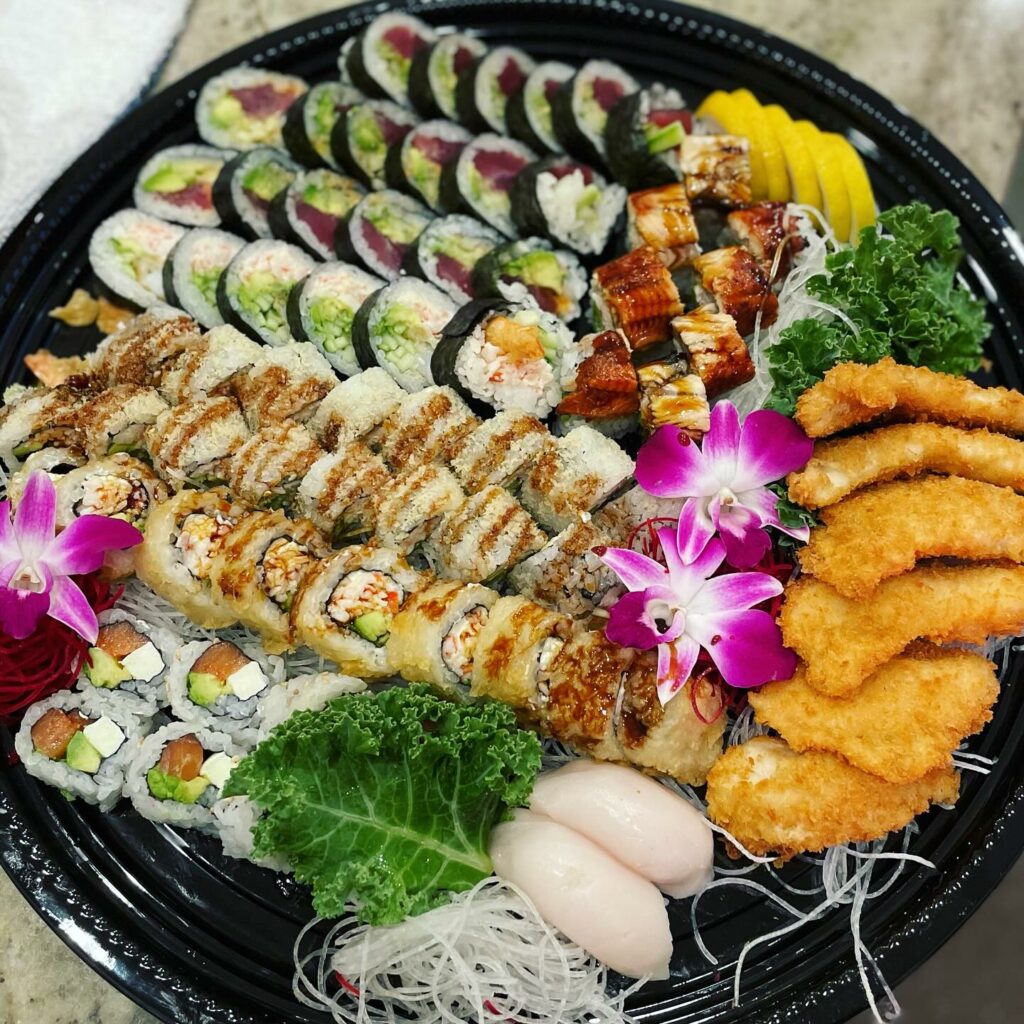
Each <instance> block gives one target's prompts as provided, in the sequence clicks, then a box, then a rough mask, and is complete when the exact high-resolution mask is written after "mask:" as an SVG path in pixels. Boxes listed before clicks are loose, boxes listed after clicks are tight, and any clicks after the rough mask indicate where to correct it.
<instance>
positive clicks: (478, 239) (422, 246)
mask: <svg viewBox="0 0 1024 1024" xmlns="http://www.w3.org/2000/svg"><path fill="white" fill-rule="evenodd" d="M501 243H502V237H501V235H499V234H498V232H497V231H495V230H494V228H492V227H488V226H487V225H486V224H481V223H480V221H478V220H475V219H474V218H473V217H466V216H463V215H462V214H452V215H451V216H449V217H439V218H437V220H433V221H431V222H430V223H429V224H428V225H427V226H426V228H424V230H423V233H422V234H421V235H420V236H419V238H417V239H416V241H415V242H414V243H413V244H412V246H411V247H410V248H409V251H408V252H407V253H406V257H405V262H404V264H403V268H402V269H403V270H405V271H406V272H407V273H410V274H414V275H416V276H417V277H422V278H425V279H426V280H427V281H429V282H430V283H431V284H432V285H434V287H435V288H440V289H441V291H443V292H444V293H445V294H446V295H447V296H448V297H449V298H450V299H452V300H453V301H454V302H457V303H460V304H462V303H464V302H469V301H470V300H471V299H473V298H474V297H475V296H474V289H473V270H474V268H475V267H476V265H477V264H478V263H479V262H480V261H481V260H482V259H483V258H484V257H485V256H486V255H487V254H488V253H490V252H492V251H493V250H494V249H495V248H496V247H497V246H498V245H500V244H501Z"/></svg>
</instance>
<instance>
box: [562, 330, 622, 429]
mask: <svg viewBox="0 0 1024 1024" xmlns="http://www.w3.org/2000/svg"><path fill="white" fill-rule="evenodd" d="M561 384H562V400H561V401H560V402H559V403H558V408H557V412H558V420H557V422H556V429H557V432H558V433H560V434H565V433H568V432H569V430H571V429H572V428H573V427H575V426H578V425H579V424H580V423H582V422H586V423H588V424H589V425H590V426H592V427H593V428H594V429H595V430H599V431H600V432H601V433H602V434H605V435H607V436H608V437H623V436H625V435H626V434H628V433H629V432H630V431H631V430H634V429H635V428H636V426H637V413H638V412H639V411H640V390H639V385H638V383H637V376H636V368H635V367H634V366H633V361H632V351H631V349H630V347H629V342H628V341H627V340H626V337H625V335H624V334H623V333H622V332H621V331H601V332H600V333H598V334H587V335H584V336H583V337H582V338H580V339H579V341H577V342H576V344H575V345H574V346H573V348H572V350H571V352H570V354H569V358H568V359H567V360H566V361H565V362H564V363H563V365H562V377H561Z"/></svg>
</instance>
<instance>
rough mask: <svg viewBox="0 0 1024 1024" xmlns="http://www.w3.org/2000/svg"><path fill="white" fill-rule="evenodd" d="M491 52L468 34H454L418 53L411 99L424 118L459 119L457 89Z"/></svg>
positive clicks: (411, 70)
mask: <svg viewBox="0 0 1024 1024" xmlns="http://www.w3.org/2000/svg"><path fill="white" fill-rule="evenodd" d="M486 52H487V47H486V46H485V45H484V43H483V42H482V41H481V40H480V39H477V38H476V36H471V35H469V34H468V33H466V32H451V33H449V34H448V35H443V36H441V37H440V38H439V39H438V40H437V41H436V42H434V43H431V44H430V46H424V47H423V48H422V49H420V50H418V51H417V53H416V55H415V56H414V57H413V59H412V65H411V66H410V68H409V99H410V101H411V102H412V105H413V107H415V108H416V110H417V112H418V113H419V114H420V115H421V116H422V117H444V118H447V119H448V120H449V121H454V120H456V119H457V117H458V111H457V109H456V105H455V89H456V87H457V86H458V83H459V75H460V74H462V72H463V71H464V70H465V69H466V68H467V67H468V66H469V65H470V64H471V63H472V62H473V61H474V60H476V59H477V58H479V57H482V56H483V55H484V54H485V53H486Z"/></svg>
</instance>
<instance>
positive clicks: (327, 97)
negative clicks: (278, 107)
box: [281, 82, 366, 170]
mask: <svg viewBox="0 0 1024 1024" xmlns="http://www.w3.org/2000/svg"><path fill="white" fill-rule="evenodd" d="M364 99H366V97H365V96H364V95H363V94H362V93H361V92H360V91H359V90H358V89H354V88H353V87H352V86H349V85H345V84H344V83H343V82H318V83H317V84H316V85H314V86H311V87H310V89H309V92H307V93H305V94H304V95H303V96H301V97H300V98H299V99H298V100H296V101H295V102H294V103H293V104H292V105H291V106H290V107H289V108H288V112H287V113H286V114H285V119H284V127H283V128H282V130H281V134H282V137H283V139H284V144H285V147H286V148H287V149H288V152H289V153H290V154H291V155H292V156H293V157H294V158H295V159H296V160H297V161H298V162H299V163H300V164H305V165H306V166H307V167H322V166H327V167H333V168H335V170H337V163H336V162H335V159H334V154H333V153H332V152H331V133H332V132H333V131H334V126H335V125H336V124H337V123H338V119H339V118H340V117H341V115H342V114H344V113H345V111H346V110H348V108H349V107H351V106H354V105H355V104H356V103H361V102H362V101H363V100H364Z"/></svg>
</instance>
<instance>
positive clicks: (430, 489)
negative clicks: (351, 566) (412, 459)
mask: <svg viewBox="0 0 1024 1024" xmlns="http://www.w3.org/2000/svg"><path fill="white" fill-rule="evenodd" d="M465 497H466V496H465V494H464V493H463V491H462V488H461V487H459V482H458V480H456V479H455V477H454V475H453V474H452V472H451V470H448V469H445V468H444V467H443V466H438V465H436V464H434V463H428V464H427V465H425V466H420V467H418V468H417V469H414V470H413V471H412V472H411V473H404V474H403V475H402V476H400V477H398V478H397V479H396V480H395V482H394V483H393V484H392V485H391V486H390V487H389V488H388V490H387V491H386V492H385V493H384V494H383V495H382V497H381V499H380V502H379V503H378V505H377V540H378V542H379V543H380V544H383V545H384V546H385V547H391V548H396V549H397V550H399V551H401V552H403V553H405V554H408V553H409V552H410V551H412V550H413V548H415V547H416V546H417V545H418V544H420V543H421V542H422V541H425V540H426V539H427V538H428V537H429V536H430V535H431V534H432V533H433V532H434V530H436V529H437V528H438V526H440V524H441V519H442V517H443V516H444V515H445V513H446V512H453V511H454V510H455V509H457V508H458V507H459V505H461V504H462V502H463V499H464V498H465Z"/></svg>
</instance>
